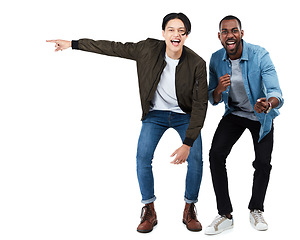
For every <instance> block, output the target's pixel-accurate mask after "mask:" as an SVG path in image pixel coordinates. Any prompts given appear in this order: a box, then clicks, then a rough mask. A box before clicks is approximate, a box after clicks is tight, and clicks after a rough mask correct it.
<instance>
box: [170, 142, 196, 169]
mask: <svg viewBox="0 0 300 240" xmlns="http://www.w3.org/2000/svg"><path fill="white" fill-rule="evenodd" d="M190 148H191V147H190V146H188V145H185V144H183V145H182V146H181V147H180V148H178V149H176V150H175V152H173V154H172V155H171V157H174V156H175V159H174V160H173V161H172V162H171V163H172V164H182V163H184V162H185V161H186V160H187V158H188V156H189V154H190Z"/></svg>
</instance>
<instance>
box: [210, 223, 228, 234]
mask: <svg viewBox="0 0 300 240" xmlns="http://www.w3.org/2000/svg"><path fill="white" fill-rule="evenodd" d="M232 228H233V225H232V226H229V227H227V228H225V229H222V230H218V231H215V232H213V233H207V232H205V234H206V235H217V234H220V233H222V232H224V231H226V230H229V229H232Z"/></svg>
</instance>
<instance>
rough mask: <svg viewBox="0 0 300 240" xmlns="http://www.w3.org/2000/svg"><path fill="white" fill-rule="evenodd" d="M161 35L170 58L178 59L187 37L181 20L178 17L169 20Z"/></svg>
mask: <svg viewBox="0 0 300 240" xmlns="http://www.w3.org/2000/svg"><path fill="white" fill-rule="evenodd" d="M162 35H163V37H164V38H165V42H166V53H167V55H168V57H170V58H172V59H179V58H180V56H181V53H182V49H183V45H184V42H185V40H186V39H187V35H186V29H185V26H184V24H183V22H182V21H181V20H180V19H178V18H175V19H172V20H170V21H169V22H168V23H167V25H166V27H165V30H163V31H162Z"/></svg>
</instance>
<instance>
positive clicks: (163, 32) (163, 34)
mask: <svg viewBox="0 0 300 240" xmlns="http://www.w3.org/2000/svg"><path fill="white" fill-rule="evenodd" d="M162 36H163V38H165V30H162Z"/></svg>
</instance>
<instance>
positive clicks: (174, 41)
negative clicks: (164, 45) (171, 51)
mask: <svg viewBox="0 0 300 240" xmlns="http://www.w3.org/2000/svg"><path fill="white" fill-rule="evenodd" d="M180 42H181V41H180V40H179V39H173V40H171V43H172V45H173V46H175V47H177V46H179V44H180Z"/></svg>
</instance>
